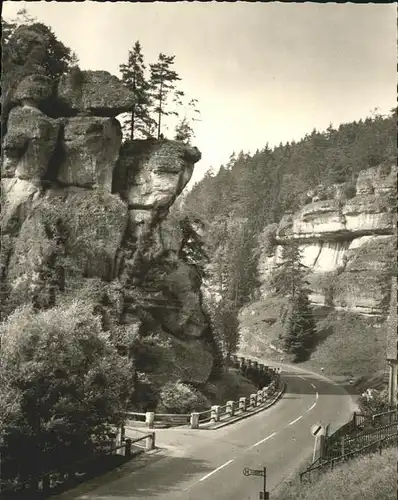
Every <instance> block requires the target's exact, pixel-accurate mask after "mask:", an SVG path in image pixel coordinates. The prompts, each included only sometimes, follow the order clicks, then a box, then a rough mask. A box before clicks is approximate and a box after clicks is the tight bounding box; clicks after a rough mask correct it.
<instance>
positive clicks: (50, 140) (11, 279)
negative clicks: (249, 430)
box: [0, 28, 214, 383]
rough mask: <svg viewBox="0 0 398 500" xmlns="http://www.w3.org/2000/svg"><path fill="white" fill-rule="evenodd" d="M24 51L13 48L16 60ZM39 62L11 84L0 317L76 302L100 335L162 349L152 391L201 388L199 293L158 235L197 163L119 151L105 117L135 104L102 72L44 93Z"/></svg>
mask: <svg viewBox="0 0 398 500" xmlns="http://www.w3.org/2000/svg"><path fill="white" fill-rule="evenodd" d="M25 30H27V34H28V35H29V28H25ZM25 35H26V34H25ZM32 36H33V35H32ZM28 38H29V37H28ZM35 43H37V44H38V45H39V46H40V43H41V41H40V40H37V39H36V38H35ZM29 47H30V46H29V44H27V45H26V46H25V45H24V44H21V45H20V50H21V54H19V56H20V57H19V58H18V60H20V61H24V60H25V59H24V57H25V56H26V54H25V52H26V51H28V50H30V48H29ZM24 51H25V52H24ZM40 53H41V52H40V51H39V54H40ZM40 61H41V60H40V58H38V59H37V61H36V64H31V68H33V69H32V70H31V73H29V74H26V71H22V72H19V73H21V74H23V75H24V78H23V79H22V81H21V82H20V84H19V85H18V86H17V88H16V90H13V91H12V92H9V94H8V103H9V108H10V110H9V114H8V121H7V134H6V136H5V138H4V148H3V151H4V157H3V161H2V181H1V187H2V211H1V230H2V246H1V247H2V248H1V262H0V266H1V267H0V272H1V286H2V290H1V291H2V298H3V304H4V303H5V302H6V308H7V309H8V311H7V312H11V311H12V310H13V309H14V308H15V307H17V306H19V305H22V304H27V303H32V304H33V305H34V306H35V307H37V308H48V307H52V306H54V305H56V304H59V303H61V302H62V303H65V302H66V303H67V302H68V301H70V300H72V299H73V298H74V297H84V299H85V300H89V301H90V302H91V303H92V306H93V309H95V311H97V312H99V313H100V314H101V315H102V320H103V324H104V327H105V328H107V329H109V331H113V330H115V331H116V330H120V329H121V328H130V330H132V331H134V332H136V333H137V334H138V335H140V336H142V337H145V336H147V335H149V334H157V335H158V336H159V337H160V338H161V339H162V340H164V341H166V342H168V343H169V345H170V346H171V349H170V350H169V356H168V359H167V361H166V360H165V362H164V364H159V366H156V367H153V377H154V379H155V378H156V377H157V379H158V382H159V383H162V381H168V382H170V381H173V380H177V379H180V380H182V381H184V382H194V383H203V382H206V381H207V379H208V378H209V375H210V373H211V370H212V367H213V353H214V343H213V340H212V336H211V333H210V330H209V326H208V324H207V322H206V319H205V317H204V315H203V312H202V309H201V297H200V289H199V288H200V283H198V282H197V277H196V275H195V273H194V272H193V270H192V268H191V267H190V266H188V265H187V264H186V263H184V262H183V261H181V260H180V259H179V257H178V255H179V251H180V247H181V244H182V236H181V234H179V231H178V229H177V228H173V227H169V226H170V225H169V226H168V225H167V214H168V209H169V208H170V206H171V205H172V204H173V202H174V201H175V199H176V197H177V196H178V195H179V194H180V193H181V191H182V189H183V188H184V187H185V185H186V184H187V183H188V181H189V179H190V178H191V175H192V172H193V167H194V164H195V163H196V162H197V161H198V160H199V159H200V152H199V151H198V150H197V149H196V148H193V147H189V146H186V145H184V144H182V143H179V142H175V141H166V140H162V141H155V140H145V141H130V142H127V143H124V144H123V145H122V133H121V127H120V124H119V122H118V120H117V119H116V118H115V117H116V116H117V115H118V114H119V113H121V112H123V111H128V110H129V109H131V106H132V104H133V102H134V99H135V97H134V95H133V94H131V93H130V92H128V91H127V90H126V89H125V88H124V87H123V86H122V84H121V82H120V81H119V80H118V79H117V78H116V77H114V76H112V75H110V74H109V73H106V72H102V71H84V72H79V71H78V70H76V71H75V70H73V71H71V72H70V73H69V74H67V75H64V76H63V77H62V78H61V80H60V81H59V83H58V86H57V87H56V88H54V87H53V86H51V85H50V83H49V82H48V79H46V77H45V76H43V71H44V70H43V68H41V66H40ZM17 69H18V68H17ZM16 73H17V74H19V73H18V71H16ZM49 102H51V104H52V105H51V106H49ZM50 109H51V111H50ZM49 114H51V116H50V115H49Z"/></svg>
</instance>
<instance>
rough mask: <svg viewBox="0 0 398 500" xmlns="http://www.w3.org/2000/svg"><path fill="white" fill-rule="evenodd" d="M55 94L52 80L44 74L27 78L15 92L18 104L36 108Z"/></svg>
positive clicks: (15, 99)
mask: <svg viewBox="0 0 398 500" xmlns="http://www.w3.org/2000/svg"><path fill="white" fill-rule="evenodd" d="M52 93H53V82H52V80H51V78H49V77H48V76H46V75H43V74H37V73H36V74H33V75H28V76H26V77H25V78H24V79H23V80H22V81H21V83H20V84H19V85H18V87H17V88H16V90H15V94H14V101H15V102H16V103H18V104H22V105H24V104H27V105H30V106H33V107H36V108H40V105H41V104H42V103H43V102H45V101H46V100H48V99H49V98H50V97H51V96H52Z"/></svg>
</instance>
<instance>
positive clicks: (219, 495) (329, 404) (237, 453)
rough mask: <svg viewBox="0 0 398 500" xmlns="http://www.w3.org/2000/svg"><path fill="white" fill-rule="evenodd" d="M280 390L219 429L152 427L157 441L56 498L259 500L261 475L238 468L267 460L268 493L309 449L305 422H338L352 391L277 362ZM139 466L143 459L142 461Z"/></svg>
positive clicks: (350, 404) (351, 407)
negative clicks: (154, 449)
mask: <svg viewBox="0 0 398 500" xmlns="http://www.w3.org/2000/svg"><path fill="white" fill-rule="evenodd" d="M282 378H283V379H284V380H285V382H286V384H287V389H286V392H285V395H284V397H283V398H282V399H281V400H280V401H279V402H278V403H277V404H275V405H274V406H272V407H270V408H269V409H267V410H265V411H264V412H260V413H258V414H257V415H254V416H252V417H249V418H247V419H245V420H241V421H239V422H237V423H235V424H233V425H231V426H226V427H224V428H222V429H218V430H215V431H214V430H213V431H212V430H207V431H206V430H195V431H193V430H187V429H186V430H183V429H174V430H173V429H169V430H159V431H156V437H157V445H158V446H160V447H162V448H164V449H163V451H162V450H161V451H160V452H158V453H155V454H153V455H152V456H146V457H142V458H141V459H139V460H138V462H136V463H134V462H135V461H132V462H130V463H128V464H125V465H124V466H123V467H122V468H121V469H120V470H118V471H112V472H110V473H108V474H106V475H105V476H102V477H101V478H98V479H96V480H94V481H93V482H91V483H88V484H85V485H82V486H80V487H79V488H77V489H76V490H74V491H71V492H67V493H64V494H63V495H60V496H58V497H57V498H58V499H59V500H77V499H79V500H83V499H84V500H151V499H157V500H206V499H209V500H258V498H259V491H260V490H261V489H262V478H260V477H252V476H251V477H245V476H243V474H242V470H243V468H245V467H249V468H251V469H260V468H262V467H267V489H268V491H270V492H271V498H272V491H273V490H274V489H275V487H276V486H277V485H278V484H279V483H280V482H281V481H283V479H284V478H285V477H286V476H287V475H288V474H289V473H290V472H291V471H292V470H294V469H295V468H297V466H298V465H300V463H302V461H303V460H304V459H305V458H306V457H307V456H308V454H309V453H311V450H312V447H313V438H312V436H311V434H310V427H311V425H312V424H313V423H316V422H319V421H321V422H323V423H328V422H333V426H337V425H339V424H342V423H344V422H345V421H346V420H347V419H348V418H349V416H350V415H351V413H352V411H353V410H354V403H353V400H352V399H351V397H350V396H349V395H348V394H347V393H346V392H345V391H344V390H343V389H342V388H340V387H338V386H336V385H335V384H333V383H331V382H329V381H327V379H325V378H324V377H320V376H317V375H315V374H311V373H310V372H304V371H303V370H298V369H297V368H295V367H294V368H293V367H289V366H287V365H283V372H282ZM143 465H145V466H143Z"/></svg>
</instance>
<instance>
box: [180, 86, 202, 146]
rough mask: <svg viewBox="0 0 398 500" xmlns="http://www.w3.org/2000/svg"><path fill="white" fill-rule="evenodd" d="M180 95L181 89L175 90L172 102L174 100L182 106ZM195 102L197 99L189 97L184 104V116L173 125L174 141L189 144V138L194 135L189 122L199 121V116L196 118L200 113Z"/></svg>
mask: <svg viewBox="0 0 398 500" xmlns="http://www.w3.org/2000/svg"><path fill="white" fill-rule="evenodd" d="M182 95H183V93H182V92H181V91H177V92H176V93H175V98H174V102H176V103H177V105H179V106H184V104H183V102H182V100H181V96H182ZM197 103H198V100H197V99H191V100H190V101H189V103H188V104H187V105H186V106H184V116H183V117H182V118H181V119H180V121H179V122H178V123H177V125H176V127H175V137H174V138H175V140H176V141H182V142H185V143H186V144H191V140H192V139H193V138H194V137H195V132H194V130H193V128H192V125H191V124H192V123H193V122H196V121H200V118H198V115H200V111H199V110H198V109H197V107H196V105H197ZM195 116H196V118H195Z"/></svg>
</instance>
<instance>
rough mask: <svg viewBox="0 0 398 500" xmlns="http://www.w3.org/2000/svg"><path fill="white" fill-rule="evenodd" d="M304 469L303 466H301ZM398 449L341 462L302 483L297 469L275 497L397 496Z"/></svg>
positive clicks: (387, 499)
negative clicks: (311, 480) (309, 480)
mask: <svg viewBox="0 0 398 500" xmlns="http://www.w3.org/2000/svg"><path fill="white" fill-rule="evenodd" d="M300 470H302V468H301V469H300ZM396 472H397V450H396V449H395V447H392V448H387V449H385V450H383V453H382V455H379V453H372V454H369V455H366V456H364V457H360V458H356V459H353V460H351V461H349V462H347V463H344V464H341V465H339V466H337V467H336V468H335V469H334V470H333V471H327V472H325V473H324V474H321V475H320V476H319V478H318V480H317V481H314V482H312V483H303V484H300V479H299V474H298V471H296V473H295V475H294V477H291V478H290V479H288V480H287V481H286V482H284V483H282V485H281V486H280V487H279V488H278V489H277V490H276V491H275V492H272V498H273V500H347V499H350V500H363V499H365V498H366V499H380V500H392V499H394V500H396V498H397V474H396Z"/></svg>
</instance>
